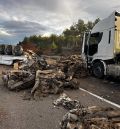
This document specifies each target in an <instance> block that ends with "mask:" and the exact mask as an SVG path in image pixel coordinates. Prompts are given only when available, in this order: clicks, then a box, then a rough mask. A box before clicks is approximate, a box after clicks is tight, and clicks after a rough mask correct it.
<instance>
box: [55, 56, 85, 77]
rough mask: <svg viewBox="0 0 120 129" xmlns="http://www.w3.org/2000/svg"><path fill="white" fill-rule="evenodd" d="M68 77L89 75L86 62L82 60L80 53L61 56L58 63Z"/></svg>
mask: <svg viewBox="0 0 120 129" xmlns="http://www.w3.org/2000/svg"><path fill="white" fill-rule="evenodd" d="M57 67H58V68H60V69H61V70H62V71H63V72H64V73H65V74H66V76H67V77H70V76H71V77H72V78H80V77H85V76H87V75H88V72H87V69H86V63H85V62H84V61H83V60H82V58H81V56H80V55H71V56H68V57H61V58H60V60H59V61H58V63H57Z"/></svg>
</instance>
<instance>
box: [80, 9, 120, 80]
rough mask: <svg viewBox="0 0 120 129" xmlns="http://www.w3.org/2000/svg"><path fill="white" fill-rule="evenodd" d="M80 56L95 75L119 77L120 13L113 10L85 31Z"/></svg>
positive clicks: (99, 76)
mask: <svg viewBox="0 0 120 129" xmlns="http://www.w3.org/2000/svg"><path fill="white" fill-rule="evenodd" d="M82 57H83V59H84V60H85V61H86V63H87V68H88V69H90V70H91V71H92V73H93V74H94V75H95V76H96V77H98V78H103V77H104V75H112V76H115V77H120V13H118V12H116V11H114V12H113V13H112V14H111V15H110V16H109V17H107V18H106V19H103V20H101V21H99V22H98V23H97V24H96V25H95V26H94V27H93V29H92V30H91V31H90V32H85V34H84V40H83V46H82Z"/></svg>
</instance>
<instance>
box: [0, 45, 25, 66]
mask: <svg viewBox="0 0 120 129" xmlns="http://www.w3.org/2000/svg"><path fill="white" fill-rule="evenodd" d="M24 60H26V57H25V56H24V55H23V49H22V47H21V46H20V45H16V46H13V45H4V44H1V45H0V64H5V65H12V64H13V63H14V62H16V61H24Z"/></svg>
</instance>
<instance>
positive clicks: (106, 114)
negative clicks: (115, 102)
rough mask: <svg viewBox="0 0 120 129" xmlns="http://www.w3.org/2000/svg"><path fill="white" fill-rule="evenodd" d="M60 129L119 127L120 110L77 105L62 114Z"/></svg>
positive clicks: (119, 128) (106, 128)
mask: <svg viewBox="0 0 120 129" xmlns="http://www.w3.org/2000/svg"><path fill="white" fill-rule="evenodd" d="M61 129H120V110H115V109H112V108H101V107H96V106H93V107H88V108H84V107H79V108H76V109H73V110H70V111H69V112H68V113H66V114H65V115H64V117H63V119H62V121H61Z"/></svg>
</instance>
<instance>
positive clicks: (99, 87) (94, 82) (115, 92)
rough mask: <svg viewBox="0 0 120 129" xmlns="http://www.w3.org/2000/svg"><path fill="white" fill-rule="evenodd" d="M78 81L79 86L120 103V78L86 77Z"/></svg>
mask: <svg viewBox="0 0 120 129" xmlns="http://www.w3.org/2000/svg"><path fill="white" fill-rule="evenodd" d="M79 81H80V87H81V88H83V89H85V90H87V91H89V92H91V93H94V94H96V95H98V96H100V97H102V98H105V99H107V100H110V101H112V102H114V103H116V104H119V105H120V80H115V79H113V78H107V79H96V78H94V77H88V78H84V79H80V80H79Z"/></svg>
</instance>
